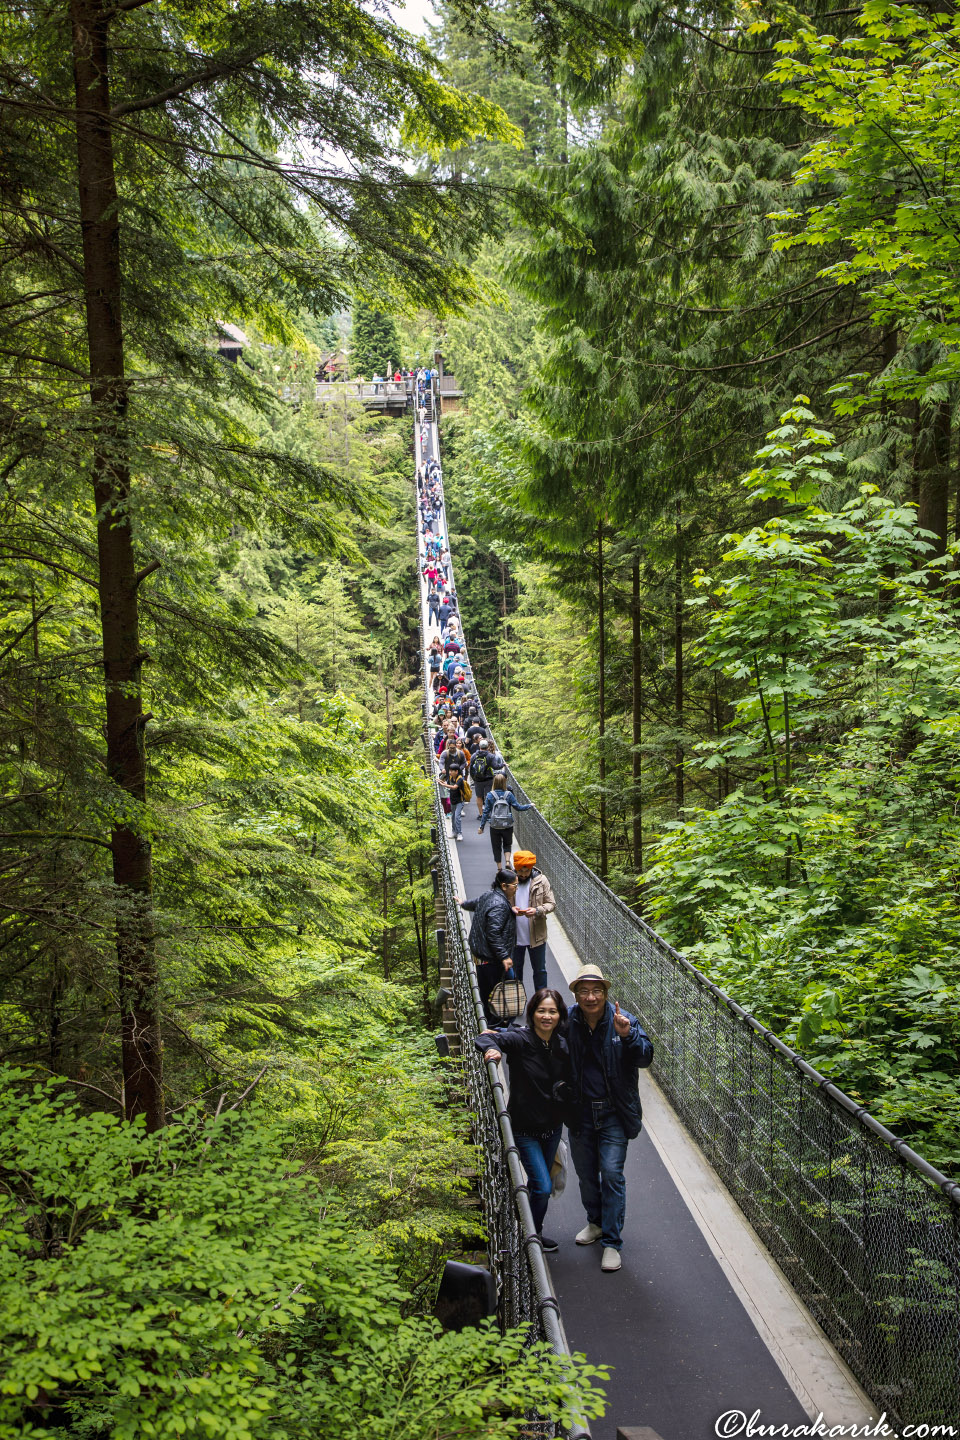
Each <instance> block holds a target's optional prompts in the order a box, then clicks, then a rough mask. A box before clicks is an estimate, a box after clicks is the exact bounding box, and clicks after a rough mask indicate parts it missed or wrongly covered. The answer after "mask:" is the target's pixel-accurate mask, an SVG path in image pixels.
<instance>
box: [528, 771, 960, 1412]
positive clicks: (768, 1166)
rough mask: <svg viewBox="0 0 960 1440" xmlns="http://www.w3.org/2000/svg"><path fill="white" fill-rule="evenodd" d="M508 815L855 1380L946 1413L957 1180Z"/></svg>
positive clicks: (587, 956) (954, 1363) (959, 1254)
mask: <svg viewBox="0 0 960 1440" xmlns="http://www.w3.org/2000/svg"><path fill="white" fill-rule="evenodd" d="M511 779H512V784H513V789H514V793H515V794H516V796H517V799H518V800H521V801H526V800H528V799H529V796H528V795H527V794H526V792H525V791H524V789H523V786H522V785H521V784H520V783H519V781H518V780H517V779H516V776H512V777H511ZM517 822H518V823H517V835H518V838H519V840H520V841H521V843H522V844H523V845H524V847H526V848H527V849H530V850H533V851H534V852H535V853H536V855H537V857H538V858H537V863H538V865H540V866H541V867H542V868H543V869H544V870H545V871H546V873H547V874H548V875H549V876H550V880H551V884H552V885H553V889H554V893H555V895H556V897H557V913H558V917H559V919H560V921H561V923H562V925H563V927H564V929H565V930H566V932H567V934H568V936H569V938H570V940H571V942H572V943H573V945H574V947H575V949H576V951H577V953H578V955H579V956H580V957H581V959H582V960H592V961H595V962H596V963H598V964H600V965H601V966H602V967H603V970H604V973H605V974H607V975H608V976H609V977H610V978H611V980H612V981H613V985H614V990H615V993H616V994H617V996H618V998H619V999H620V1000H622V1001H623V1002H624V1003H625V1004H626V1005H627V1006H628V1007H629V1008H630V1009H631V1010H633V1011H634V1012H635V1013H636V1014H637V1016H638V1017H639V1019H640V1021H641V1024H642V1025H643V1026H644V1028H645V1029H646V1030H647V1032H648V1033H649V1034H650V1036H651V1037H652V1038H653V1040H654V1050H655V1059H654V1074H655V1076H656V1078H657V1080H658V1082H659V1084H660V1086H661V1087H662V1089H663V1090H664V1091H665V1092H666V1094H667V1095H668V1097H669V1099H670V1101H671V1102H672V1104H673V1106H674V1108H675V1109H676V1111H677V1113H678V1114H679V1115H680V1116H681V1118H682V1119H683V1121H684V1124H685V1125H686V1127H687V1129H688V1130H689V1131H690V1133H691V1135H692V1136H693V1138H694V1140H695V1141H696V1142H697V1144H698V1145H699V1146H700V1148H701V1149H702V1150H703V1152H704V1153H705V1155H706V1156H707V1158H708V1159H709V1160H710V1162H711V1163H712V1165H713V1166H714V1168H715V1169H716V1170H717V1171H718V1173H719V1174H720V1176H721V1177H722V1179H723V1180H724V1182H725V1184H726V1185H727V1187H728V1189H729V1190H730V1191H731V1193H732V1194H733V1196H734V1197H735V1199H736V1200H737V1202H738V1204H739V1205H740V1208H741V1209H742V1210H743V1211H744V1213H745V1214H746V1215H747V1217H748V1218H749V1219H750V1221H751V1223H752V1224H753V1227H754V1229H755V1230H756V1231H757V1233H758V1235H759V1236H760V1238H761V1239H762V1240H763V1242H764V1244H765V1245H766V1247H767V1249H768V1250H769V1251H770V1252H771V1254H772V1255H773V1256H774V1258H775V1259H776V1260H777V1262H778V1264H779V1265H780V1267H781V1269H782V1270H783V1271H784V1273H785V1275H786V1276H787V1278H788V1279H789V1281H790V1282H791V1284H792V1286H793V1288H794V1290H795V1291H796V1292H797V1294H798V1295H799V1296H800V1297H801V1299H802V1300H803V1301H804V1303H805V1304H806V1305H807V1307H808V1309H809V1310H810V1311H811V1313H812V1314H813V1316H814V1317H815V1319H816V1320H817V1321H818V1323H819V1324H820V1325H821V1327H822V1328H823V1330H824V1331H825V1332H826V1334H827V1335H828V1336H829V1337H830V1339H831V1340H832V1341H833V1343H834V1345H835V1346H836V1348H837V1349H838V1351H839V1352H840V1354H841V1355H842V1356H843V1358H844V1360H846V1362H847V1364H848V1365H849V1366H850V1369H851V1370H852V1371H853V1373H854V1374H855V1375H856V1377H857V1379H858V1380H859V1381H860V1383H861V1384H862V1385H863V1388H864V1389H865V1390H866V1392H867V1393H868V1395H870V1397H871V1399H872V1400H873V1401H874V1403H875V1404H876V1405H877V1406H878V1407H879V1408H880V1409H881V1410H885V1411H886V1412H887V1414H888V1416H889V1417H890V1419H891V1420H892V1422H893V1423H895V1424H898V1425H901V1426H903V1425H906V1424H937V1423H943V1422H944V1421H945V1420H951V1419H954V1420H955V1419H956V1417H957V1416H960V1186H958V1185H956V1184H955V1183H954V1182H952V1181H951V1180H949V1179H948V1178H947V1177H946V1176H945V1175H943V1174H941V1173H940V1172H939V1171H938V1170H936V1169H934V1167H933V1166H932V1165H930V1164H928V1163H927V1161H925V1160H924V1159H923V1158H922V1156H920V1155H918V1154H917V1153H916V1152H915V1151H913V1150H912V1149H911V1148H910V1147H909V1146H908V1145H907V1144H906V1143H905V1142H904V1141H902V1140H898V1139H897V1137H896V1136H895V1135H893V1134H892V1133H891V1132H890V1131H889V1130H887V1129H886V1128H885V1127H884V1126H883V1125H881V1124H880V1123H879V1122H878V1121H877V1120H875V1119H874V1117H873V1116H872V1115H870V1114H869V1112H868V1111H867V1110H866V1109H865V1108H864V1107H863V1106H860V1105H857V1104H856V1102H855V1101H853V1100H851V1099H850V1097H849V1096H848V1095H845V1094H844V1093H843V1091H842V1090H840V1089H839V1088H838V1087H837V1086H835V1085H833V1084H831V1083H830V1082H829V1081H828V1080H827V1079H826V1077H824V1076H823V1075H821V1074H819V1073H818V1072H817V1071H816V1070H815V1069H814V1068H813V1067H812V1066H811V1065H809V1064H807V1062H806V1061H805V1060H803V1058H802V1057H801V1056H799V1055H797V1054H796V1053H795V1052H794V1051H792V1050H791V1049H790V1048H789V1047H788V1046H786V1045H784V1044H783V1042H782V1041H780V1040H779V1039H777V1037H776V1036H775V1035H773V1034H771V1033H770V1031H769V1030H768V1029H766V1028H765V1027H764V1026H763V1025H761V1024H760V1023H759V1021H757V1020H756V1019H755V1018H754V1017H753V1016H752V1015H750V1014H748V1012H747V1011H746V1010H744V1009H743V1008H742V1006H740V1005H738V1004H737V1003H736V1002H735V1001H734V1000H732V999H731V998H730V997H729V996H728V995H726V994H725V993H724V992H723V991H722V990H720V989H719V988H718V987H717V986H716V985H714V984H712V983H711V982H710V981H709V980H708V979H707V978H706V976H704V975H703V974H701V972H700V971H699V970H697V969H696V967H695V966H693V965H692V964H691V963H690V962H689V961H688V960H686V959H685V958H684V957H683V956H682V955H680V954H678V953H677V952H676V951H675V950H673V949H672V948H671V947H670V946H669V945H668V944H667V943H666V942H665V941H664V940H662V939H661V938H660V936H659V935H657V934H656V932H655V931H653V930H652V929H651V928H650V927H649V926H648V925H646V924H645V923H644V921H643V920H641V919H640V918H639V917H638V916H637V915H635V914H634V913H633V912H632V911H631V910H630V909H629V908H628V907H627V906H626V905H625V904H624V902H623V901H622V900H621V899H620V897H619V896H617V895H615V894H614V893H613V892H612V891H611V890H610V889H609V888H608V887H607V886H606V885H605V884H604V883H603V882H602V881H601V880H600V879H599V878H598V877H597V876H596V875H595V874H594V873H593V871H591V870H590V869H589V868H588V867H587V866H586V865H585V864H584V863H583V861H582V860H581V859H580V858H579V856H577V855H576V854H575V853H574V852H573V851H572V850H571V849H570V847H569V845H567V844H566V842H565V841H564V840H563V839H562V838H561V837H560V836H559V835H558V834H557V832H556V831H555V830H554V829H553V828H552V826H551V825H550V824H549V823H548V822H547V821H546V820H545V819H544V818H543V816H542V815H541V814H540V812H539V811H538V810H537V809H533V810H527V811H524V812H523V813H522V814H520V815H518V817H517Z"/></svg>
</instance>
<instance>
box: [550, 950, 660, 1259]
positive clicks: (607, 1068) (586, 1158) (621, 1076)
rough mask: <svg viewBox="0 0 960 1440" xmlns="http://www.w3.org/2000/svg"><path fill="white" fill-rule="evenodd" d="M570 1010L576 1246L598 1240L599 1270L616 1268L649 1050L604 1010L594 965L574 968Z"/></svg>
mask: <svg viewBox="0 0 960 1440" xmlns="http://www.w3.org/2000/svg"><path fill="white" fill-rule="evenodd" d="M570 989H571V990H572V991H573V994H574V998H575V1000H576V1004H575V1005H574V1006H572V1007H571V1010H570V1016H569V1025H568V1031H567V1044H568V1045H569V1047H570V1061H571V1066H572V1069H573V1086H572V1089H573V1112H572V1113H573V1119H572V1123H571V1124H569V1125H568V1127H567V1128H568V1129H569V1131H570V1154H571V1157H572V1159H573V1164H574V1168H575V1169H576V1172H577V1179H578V1180H579V1182H580V1199H581V1200H582V1201H583V1208H584V1210H586V1212H587V1223H586V1225H585V1226H584V1227H583V1229H582V1230H581V1231H580V1233H579V1234H578V1235H577V1237H576V1242H577V1244H578V1245H595V1244H596V1242H597V1241H598V1240H602V1241H603V1256H602V1258H601V1262H600V1269H601V1270H607V1271H611V1270H619V1269H620V1251H621V1249H622V1246H623V1240H622V1238H621V1232H622V1230H623V1221H624V1217H625V1215H626V1206H627V1182H626V1179H625V1178H624V1174H623V1167H624V1163H625V1161H626V1158H627V1144H628V1142H629V1141H630V1140H633V1139H635V1138H636V1136H637V1135H639V1134H640V1123H641V1120H642V1112H641V1109H640V1093H639V1089H638V1083H637V1071H638V1070H642V1069H644V1068H645V1067H646V1066H647V1065H649V1064H650V1062H651V1060H652V1059H653V1045H652V1043H651V1041H650V1036H649V1035H648V1034H647V1033H646V1031H645V1030H644V1029H643V1027H642V1026H641V1024H640V1021H639V1020H638V1019H637V1018H636V1016H635V1015H631V1014H629V1013H628V1012H627V1011H626V1010H621V1009H620V1006H619V1004H616V1003H615V1004H613V1005H611V1003H610V1001H609V999H608V998H607V997H608V992H609V990H610V982H609V980H606V979H605V978H604V976H603V974H602V973H601V971H600V969H599V967H598V966H596V965H581V967H580V969H579V970H578V971H577V973H576V975H575V976H574V977H573V979H572V980H571V982H570Z"/></svg>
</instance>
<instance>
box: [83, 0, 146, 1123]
mask: <svg viewBox="0 0 960 1440" xmlns="http://www.w3.org/2000/svg"><path fill="white" fill-rule="evenodd" d="M70 18H71V25H72V32H73V65H74V83H75V91H76V100H77V176H78V189H79V201H80V223H81V235H82V241H83V277H84V304H85V309H86V321H87V345H88V349H89V362H90V402H91V412H92V420H93V425H94V442H93V447H94V448H93V461H92V467H91V473H92V479H93V492H94V502H95V505H96V515H97V551H98V559H99V592H100V625H101V631H102V637H103V670H104V690H105V700H106V743H107V773H108V774H109V776H110V778H111V779H112V780H113V782H114V784H116V785H117V786H118V787H119V788H120V789H121V790H123V791H124V792H125V793H126V794H127V795H128V796H129V797H130V798H131V800H133V801H134V802H135V805H134V807H132V808H134V809H135V808H136V807H138V806H141V805H143V804H144V802H145V800H146V750H145V743H144V729H145V726H146V721H147V718H148V717H146V716H145V715H144V713H143V705H142V692H141V673H140V672H141V667H142V664H143V660H144V656H143V654H142V652H141V649H140V634H139V605H138V600H137V586H138V584H139V581H140V578H141V577H139V576H138V575H137V572H136V566H135V563H134V553H133V534H132V530H131V524H130V468H129V459H128V442H127V434H126V417H127V399H128V394H127V382H126V379H125V365H124V338H123V324H122V317H121V309H120V297H121V271H120V224H119V213H118V197H117V186H116V177H115V173H114V159H113V136H112V131H111V123H110V118H109V116H110V78H109V68H108V67H109V49H108V43H107V30H108V20H107V19H106V18H105V15H104V13H103V12H102V10H101V8H100V5H99V4H98V3H96V0H71V9H70ZM110 839H111V849H112V853H113V879H114V884H115V885H116V887H117V920H116V933H117V959H118V964H119V1000H120V1017H121V1055H122V1065H123V1108H124V1114H125V1116H126V1118H127V1119H128V1120H133V1119H135V1118H136V1117H137V1116H138V1115H141V1114H142V1115H144V1116H145V1117H146V1124H147V1128H148V1129H149V1130H155V1129H158V1128H159V1127H160V1126H161V1125H162V1124H163V1087H162V1050H161V1044H160V1027H159V1023H158V995H157V989H158V986H157V969H156V957H155V950H154V927H153V901H152V865H151V855H150V843H149V841H148V840H147V839H146V837H145V836H144V835H142V834H140V833H138V831H137V830H136V829H134V828H132V827H130V826H129V825H124V824H118V825H116V826H115V828H114V829H113V831H112V832H111V837H110Z"/></svg>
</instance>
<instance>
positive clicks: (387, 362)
mask: <svg viewBox="0 0 960 1440" xmlns="http://www.w3.org/2000/svg"><path fill="white" fill-rule="evenodd" d="M399 364H400V335H399V333H398V331H397V323H396V321H395V320H394V318H393V316H392V315H387V314H385V313H384V311H383V310H378V309H377V308H376V306H374V305H371V304H370V303H369V302H368V301H366V300H357V301H355V302H354V306H353V311H352V314H351V331H350V366H351V369H352V371H353V373H354V375H365V376H366V377H367V379H369V378H370V376H371V375H377V374H380V375H386V374H391V375H392V374H393V367H394V366H395V365H399Z"/></svg>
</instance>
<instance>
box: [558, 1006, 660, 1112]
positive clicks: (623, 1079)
mask: <svg viewBox="0 0 960 1440" xmlns="http://www.w3.org/2000/svg"><path fill="white" fill-rule="evenodd" d="M620 1014H621V1015H623V1016H624V1017H625V1018H626V1019H627V1020H629V1021H630V1034H629V1035H626V1036H624V1038H623V1039H622V1040H621V1039H620V1036H619V1035H618V1034H617V1032H616V1030H615V1029H614V1027H613V1006H612V1005H611V1004H610V1001H609V1000H608V1001H607V1006H606V1009H605V1011H604V1013H603V1014H602V1015H601V1016H600V1019H599V1020H598V1021H597V1029H596V1031H595V1036H596V1039H597V1040H599V1042H600V1043H599V1046H598V1050H597V1053H598V1055H599V1058H600V1064H601V1065H602V1067H603V1073H604V1076H605V1077H606V1081H607V1091H608V1093H609V1096H610V1100H611V1102H612V1104H613V1108H614V1109H615V1110H616V1112H617V1116H618V1118H619V1120H620V1124H621V1125H622V1126H623V1129H624V1133H625V1135H626V1137H627V1139H628V1140H633V1139H635V1137H636V1136H637V1135H639V1134H640V1125H641V1122H642V1120H643V1111H642V1110H641V1108H640V1092H639V1090H638V1088H637V1071H638V1070H644V1069H645V1068H646V1067H647V1066H648V1065H649V1064H650V1062H651V1061H652V1059H653V1042H652V1041H651V1039H650V1036H649V1035H648V1034H647V1032H646V1030H644V1029H643V1027H642V1025H641V1024H640V1021H639V1020H638V1019H637V1017H636V1016H635V1015H631V1014H630V1012H629V1011H628V1010H624V1008H623V1006H621V1007H620ZM589 1030H590V1027H589V1025H588V1024H587V1022H586V1020H585V1019H584V1016H583V1014H582V1012H581V1010H580V1006H579V1005H574V1006H573V1008H572V1009H571V1011H570V1020H569V1024H568V1027H567V1044H568V1046H569V1047H570V1063H571V1066H572V1068H573V1099H574V1107H575V1109H574V1122H573V1124H572V1125H571V1126H570V1128H571V1130H577V1129H579V1115H580V1108H581V1104H582V1101H583V1051H584V1046H585V1045H586V1044H587V1043H588V1035H589Z"/></svg>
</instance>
